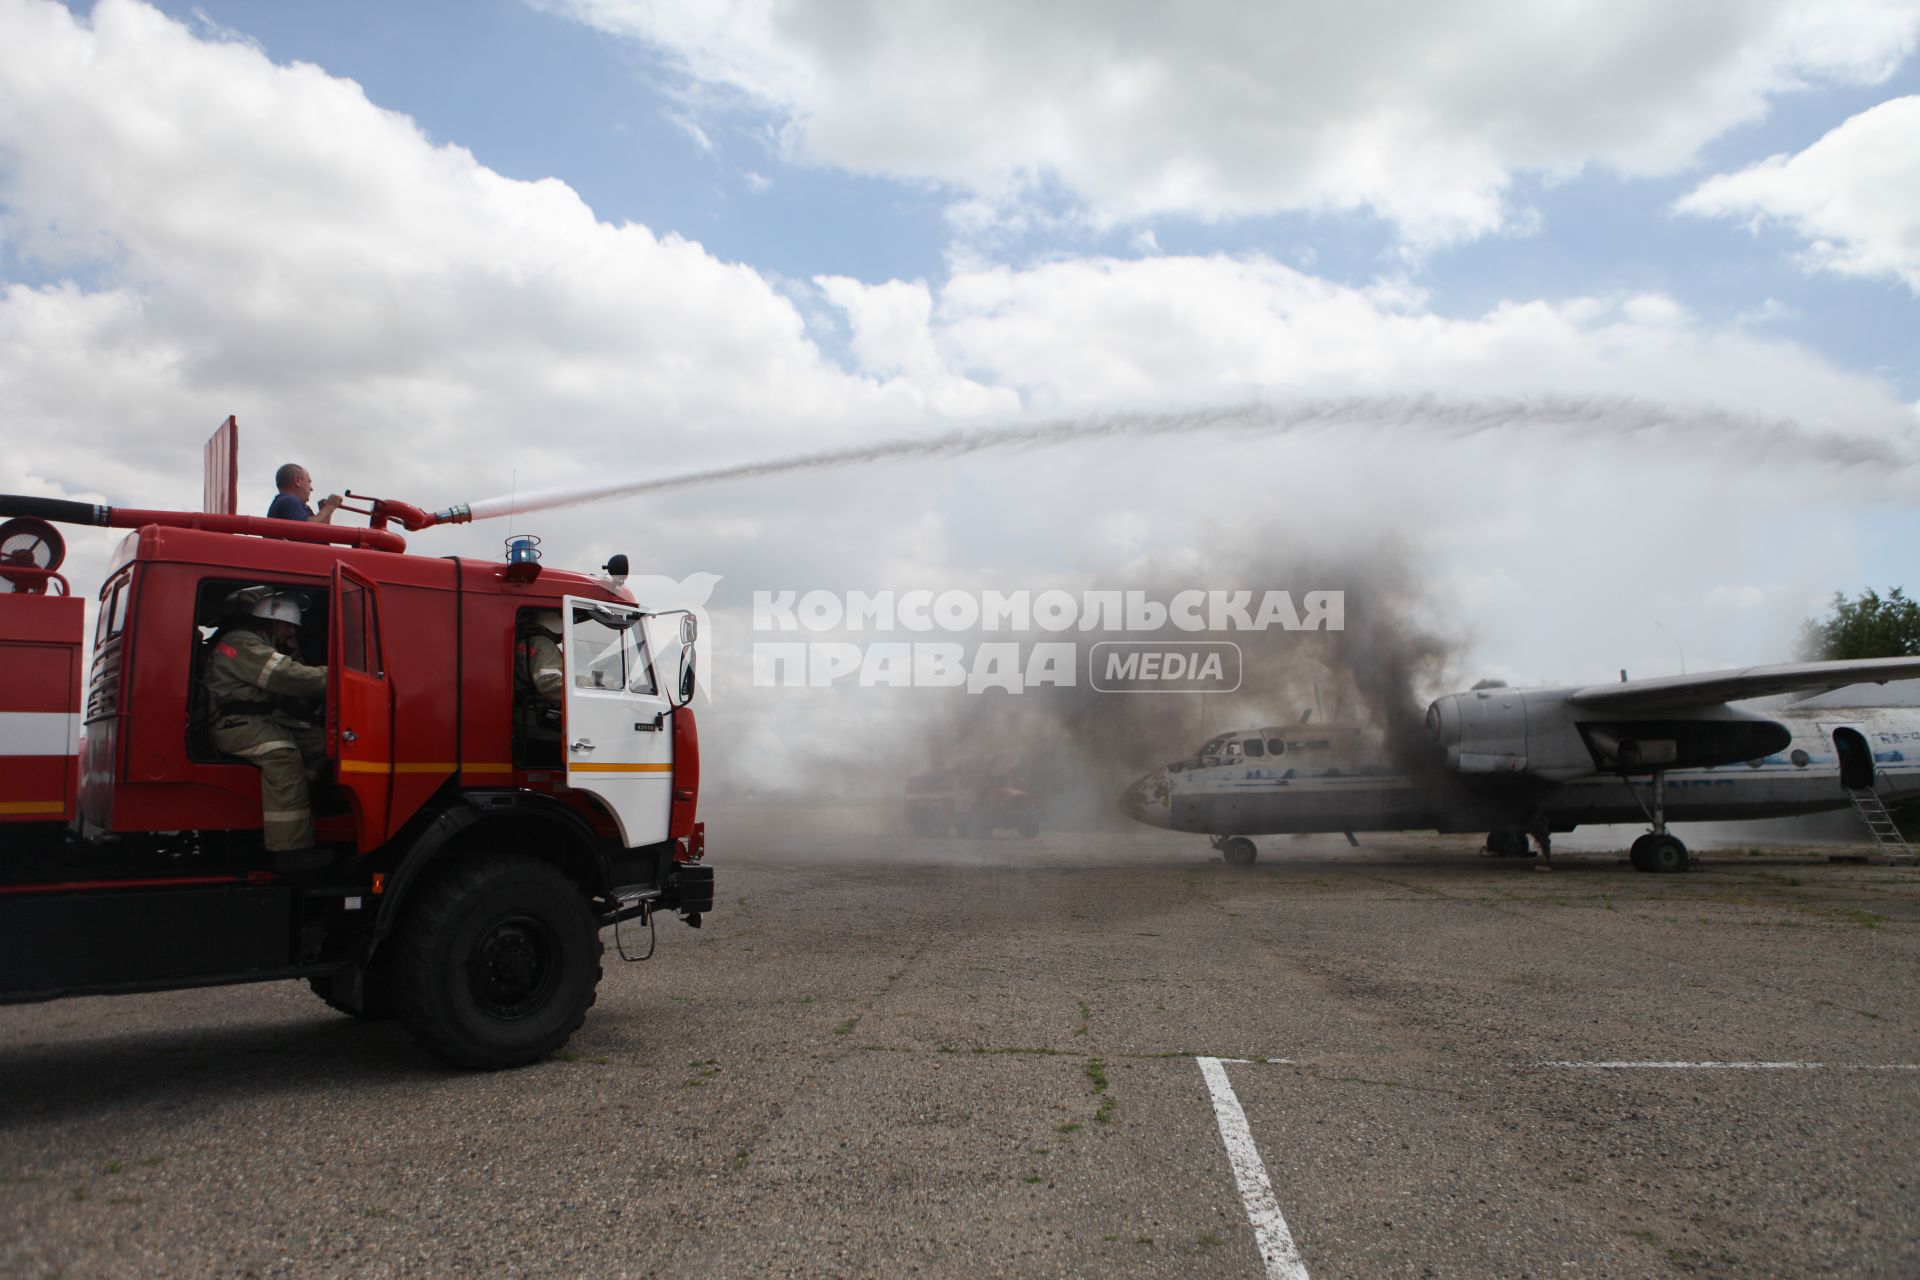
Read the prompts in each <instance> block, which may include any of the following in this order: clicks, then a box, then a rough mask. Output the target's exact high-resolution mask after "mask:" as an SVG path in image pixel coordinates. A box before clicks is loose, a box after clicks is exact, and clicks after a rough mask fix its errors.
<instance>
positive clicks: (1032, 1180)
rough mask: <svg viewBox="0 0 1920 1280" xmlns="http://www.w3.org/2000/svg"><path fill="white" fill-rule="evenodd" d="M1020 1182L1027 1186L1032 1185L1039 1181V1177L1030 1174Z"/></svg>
mask: <svg viewBox="0 0 1920 1280" xmlns="http://www.w3.org/2000/svg"><path fill="white" fill-rule="evenodd" d="M1020 1181H1022V1182H1024V1183H1027V1184H1028V1185H1032V1184H1033V1183H1036V1182H1038V1181H1040V1175H1039V1174H1037V1173H1030V1174H1028V1175H1027V1176H1026V1177H1024V1178H1022V1179H1020Z"/></svg>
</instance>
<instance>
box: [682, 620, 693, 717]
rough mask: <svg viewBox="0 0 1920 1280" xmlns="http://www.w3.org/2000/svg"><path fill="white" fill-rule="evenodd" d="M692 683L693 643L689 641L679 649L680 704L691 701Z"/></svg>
mask: <svg viewBox="0 0 1920 1280" xmlns="http://www.w3.org/2000/svg"><path fill="white" fill-rule="evenodd" d="M688 621H692V619H688ZM693 683H694V681H693V644H692V642H691V641H689V642H688V644H687V647H686V648H684V649H682V650H681V651H680V705H681V706H683V707H684V706H686V705H687V704H688V703H689V702H692V701H693Z"/></svg>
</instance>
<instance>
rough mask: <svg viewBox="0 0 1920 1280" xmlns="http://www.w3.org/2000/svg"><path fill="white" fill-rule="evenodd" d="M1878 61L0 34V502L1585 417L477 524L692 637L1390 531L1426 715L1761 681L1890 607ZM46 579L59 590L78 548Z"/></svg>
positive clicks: (1919, 254)
mask: <svg viewBox="0 0 1920 1280" xmlns="http://www.w3.org/2000/svg"><path fill="white" fill-rule="evenodd" d="M1917 35H1920V2H1916V0H1698V2H1697V3H1691V4H1687V5H1681V6H1676V5H1673V4H1671V3H1665V2H1659V3H1656V2H1654V0H1607V2H1605V3H1601V2H1600V0H1591V2H1589V0H1569V2H1567V3H1560V4H1554V5H1540V4H1536V3H1532V2H1531V0H1509V2H1501V0H1482V2H1480V3H1472V4H1460V5H1432V4H1425V3H1415V2H1413V0H1356V2H1354V3H1349V4H1343V5H1337V6H1331V5H1322V4H1309V3H1304V2H1293V0H1286V2H1278V3H1272V4H1265V5H1249V4H1245V3H1240V2H1238V0H1186V2H1185V3H1181V4H1178V5H1174V4H1167V3H1152V2H1148V0H1100V3H1091V2H1087V0H1060V2H1059V3H1054V4H1047V5H1037V6H1036V5H1031V4H1020V5H1015V4H1010V3H1000V2H999V0H981V2H979V3H974V4H969V5H954V4H933V3H924V2H920V0H888V3H884V4H883V3H877V2H873V0H738V2H735V3H719V2H717V0H463V2H462V3H459V4H453V3H425V2H422V3H409V4H404V5H395V4H388V3H378V2H375V0H367V2H364V3H361V2H355V0H335V2H333V3H329V4H326V5H304V4H261V3H242V2H241V0H202V2H201V3H198V4H187V3H163V4H159V5H157V6H150V5H147V4H141V3H135V2H133V0H100V3H98V4H90V3H84V2H80V0H76V2H75V3H72V4H69V5H66V6H62V5H60V4H56V3H52V2H51V0H0V289H4V293H3V294H0V431H3V432H4V433H5V440H6V448H5V452H4V458H5V461H4V462H0V472H4V475H0V489H3V490H6V491H15V492H22V491H23V492H30V493H42V494H55V495H70V496H83V497H87V498H90V499H95V500H101V499H104V500H106V501H109V502H116V503H124V504H130V505H143V506H157V505H175V504H177V505H184V506H193V505H195V504H197V501H198V451H199V448H200V444H201V441H202V440H203V439H204V438H205V436H206V435H207V433H208V432H209V431H210V430H211V428H212V427H213V425H214V424H215V423H216V422H218V421H219V420H220V419H221V418H222V417H224V416H225V415H227V414H229V413H233V414H237V415H238V417H239V419H240V422H241V424H242V431H243V445H242V457H243V463H244V466H243V471H242V490H243V494H244V495H245V499H244V500H245V501H246V502H247V503H248V504H250V505H258V506H259V507H261V508H262V509H264V506H265V503H266V501H267V499H268V497H269V496H270V489H271V485H270V481H269V476H270V473H271V469H272V467H273V466H274V465H275V464H276V463H278V462H280V461H283V460H286V459H288V458H297V459H300V460H302V461H304V462H305V463H306V464H307V465H308V466H309V468H310V469H311V470H312V471H313V472H314V474H315V476H316V479H317V481H318V484H319V486H320V488H321V490H322V491H323V492H324V491H326V490H327V489H330V488H332V489H338V488H344V487H349V486H350V487H353V488H355V489H361V490H364V491H368V492H375V493H388V494H392V495H394V496H399V497H404V498H407V499H408V500H411V501H414V502H417V503H420V504H422V505H427V506H439V505H444V504H446V503H450V502H455V501H462V500H469V499H475V498H481V497H486V496H490V495H493V494H498V493H503V492H507V491H508V490H509V489H515V488H517V489H521V490H526V489H539V488H547V487H553V486H569V485H582V484H594V483H603V482H605V481H607V480H608V479H616V478H620V477H624V476H649V475H662V474H667V473H671V472H674V471H679V470H685V469H691V468H697V467H705V466H712V465H721V464H727V463H737V462H744V461H750V460H752V459H755V458H759V457H766V456H774V455H787V454H797V453H804V452H807V451H809V450H813V449H819V448H842V447H849V446H854V445H858V444H861V443H864V442H870V441H873V440H878V439H893V438H901V437H913V436H918V435H931V434H937V433H940V432H943V431H951V430H953V429H955V428H956V427H961V426H994V425H1018V424H1021V423H1030V422H1034V421H1043V420H1044V421H1053V420H1061V421H1072V420H1078V419H1081V418H1084V417H1085V416H1086V415H1090V414H1103V413H1115V412H1131V413H1155V414H1165V415H1173V416H1178V415H1184V414H1189V413H1201V412H1205V411H1207V410H1210V409H1218V408H1221V407H1232V406H1258V405H1272V406H1279V407H1280V408H1281V409H1284V407H1285V406H1288V405H1298V404H1300V403H1303V402H1317V401H1325V400H1328V399H1332V398H1344V399H1349V400H1351V399H1357V400H1358V401H1360V402H1361V403H1363V404H1364V403H1365V402H1367V399H1368V398H1370V397H1399V398H1405V397H1420V396H1430V397H1434V398H1435V399H1434V403H1435V404H1436V405H1438V406H1441V408H1442V409H1446V408H1449V407H1451V408H1454V409H1458V408H1459V407H1460V406H1468V407H1471V406H1474V405H1482V404H1485V403H1488V402H1494V401H1497V402H1500V403H1504V404H1513V403H1516V402H1518V403H1519V404H1521V405H1522V406H1524V405H1525V404H1528V403H1535V402H1541V403H1544V402H1549V401H1551V402H1553V403H1558V404H1562V405H1566V404H1583V403H1590V404H1592V405H1593V406H1594V408H1593V410H1592V417H1593V420H1592V421H1591V422H1589V423H1588V424H1587V425H1586V426H1584V427H1581V428H1580V429H1578V430H1572V429H1569V428H1568V427H1567V425H1566V424H1565V423H1564V422H1560V421H1550V420H1547V419H1546V418H1544V417H1543V418H1539V419H1536V418H1533V417H1529V415H1527V414H1526V413H1524V412H1520V413H1517V414H1515V415H1512V417H1511V420H1510V421H1507V422H1505V423H1503V424H1500V425H1496V426H1493V427H1490V428H1487V429H1483V430H1475V431H1473V432H1470V433H1463V432H1460V431H1457V430H1448V429H1446V428H1445V425H1444V423H1442V422H1439V421H1436V422H1435V423H1434V424H1432V425H1428V424H1425V423H1423V422H1422V421H1420V420H1418V419H1417V418H1416V419H1415V420H1410V421H1401V422H1398V423H1397V424H1395V425H1391V426H1381V425H1379V424H1378V423H1368V422H1357V423H1353V424H1349V425H1347V426H1342V425H1341V424H1340V423H1339V422H1326V423H1322V424H1321V425H1320V426H1319V427H1317V428H1316V429H1314V430H1312V431H1308V432H1304V433H1290V434H1288V433H1270V434H1262V433H1252V434H1248V433H1237V434H1236V433H1221V432H1200V433H1197V434H1193V435H1190V436H1161V437H1157V438H1153V439H1144V440H1127V439H1117V440H1116V439H1109V440H1105V441H1101V442H1099V443H1097V444H1092V445H1076V446H1062V447H1058V448H1052V449H1039V450H1031V449H1030V450H1024V451H1020V452H1018V453H1012V454H1005V455H992V454H981V455H975V456H971V457H968V458H964V459H948V460H943V461H938V462H932V463H913V462H905V463H895V464H890V465H887V466H882V467H869V468H854V469H846V470H840V471H829V472H813V473H805V474H800V475H795V476H791V477H787V478H782V479H769V480H757V481H752V482H748V483H743V484H738V485H733V486H728V487H726V488H724V489H712V490H688V491H683V492H679V493H675V494H672V495H668V496H663V497H658V498H653V499H644V500H643V499H634V500H629V501H624V502H615V503H607V504H601V505H599V506H595V507H585V508H577V509H571V510H568V511H563V512H551V513H546V515H545V516H544V517H542V518H539V519H533V518H529V527H534V528H537V531H539V532H540V533H541V534H542V535H543V536H544V537H545V538H546V539H547V546H548V550H549V553H550V554H551V555H554V556H556V557H558V558H559V559H560V560H561V561H563V562H567V563H574V564H582V565H585V564H592V563H598V561H599V559H600V558H603V557H604V555H605V554H606V553H607V552H609V551H612V550H625V551H627V552H629V553H630V554H631V555H632V556H633V557H634V559H635V561H636V567H637V568H638V567H642V566H644V567H645V568H646V569H648V570H650V571H653V572H658V573H663V574H667V575H669V576H672V577H676V578H677V577H684V576H685V575H686V574H688V573H692V572H695V571H709V572H715V573H720V574H722V575H723V578H722V584H721V586H720V587H719V589H718V591H717V592H716V595H715V604H716V605H717V606H719V607H720V608H721V609H723V610H740V609H743V608H744V606H745V604H746V602H747V600H748V599H749V594H750V592H751V591H752V590H754V589H756V588H764V589H781V588H799V589H805V588H807V587H811V586H831V587H836V588H848V587H857V588H863V589H872V588H881V587H888V586H894V587H901V588H904V587H907V586H914V585H922V584H940V583H947V582H964V583H970V584H977V585H985V586H996V587H1002V588H1020V587H1027V586H1031V587H1033V588H1034V589H1036V590H1037V589H1040V588H1043V587H1046V586H1051V585H1057V584H1061V583H1067V584H1071V583H1074V582H1093V581H1098V582H1101V583H1104V584H1107V585H1124V584H1126V583H1128V582H1129V581H1132V580H1133V578H1132V577H1130V575H1136V576H1138V575H1151V576H1152V577H1153V578H1154V580H1155V581H1161V580H1164V579H1165V577H1166V575H1167V573H1168V571H1169V568H1168V567H1169V566H1176V567H1179V568H1181V569H1183V570H1184V571H1187V572H1190V573H1191V574H1192V575H1193V576H1194V577H1195V578H1196V582H1195V584H1194V585H1198V586H1268V585H1271V586H1285V587H1292V588H1295V589H1306V588H1308V587H1329V586H1332V587H1337V586H1340V585H1341V584H1340V583H1338V582H1320V581H1315V582H1300V581H1296V580H1295V575H1296V574H1298V573H1302V572H1305V571H1306V569H1305V566H1308V565H1312V566H1325V565H1327V564H1329V563H1331V562H1332V561H1330V559H1329V557H1328V555H1327V549H1328V548H1329V547H1330V546H1337V547H1343V548H1358V549H1362V550H1363V551H1364V550H1365V549H1369V548H1391V549H1392V550H1391V551H1390V552H1385V551H1383V552H1381V554H1391V555H1393V556H1394V557H1396V559H1397V562H1398V563H1399V566H1400V568H1402V569H1403V570H1404V571H1405V572H1406V573H1407V574H1408V575H1410V580H1412V581H1415V582H1418V583H1419V584H1421V588H1420V592H1419V597H1420V598H1419V601H1418V602H1417V605H1416V606H1415V607H1417V608H1418V609H1419V610H1421V611H1422V613H1423V619H1422V620H1423V622H1424V623H1425V624H1426V625H1429V626H1431V627H1433V628H1435V629H1437V630H1440V631H1443V632H1445V633H1446V634H1447V635H1448V636H1449V637H1451V638H1452V639H1453V640H1454V641H1455V642H1456V644H1457V646H1458V649H1457V653H1458V663H1457V665H1458V670H1459V674H1460V675H1462V676H1463V677H1466V678H1471V677H1473V676H1476V675H1482V674H1498V675H1503V676H1507V677H1509V678H1513V679H1516V680H1585V679H1593V678H1604V677H1606V676H1608V675H1610V674H1611V673H1612V672H1613V671H1614V670H1615V669H1617V668H1619V667H1622V666H1627V667H1630V668H1633V669H1634V670H1635V671H1636V672H1637V673H1644V674H1657V673H1662V672H1666V671H1672V670H1676V669H1678V668H1679V666H1680V665H1681V662H1682V661H1683V660H1684V661H1685V663H1686V664H1687V665H1688V666H1690V667H1692V668H1694V669H1700V668H1703V667H1706V666H1710V665H1724V664H1727V663H1733V662H1748V661H1765V660H1771V659H1779V658H1784V657H1786V656H1788V652H1789V650H1790V648H1791V645H1792V641H1793V637H1794V633H1795V630H1796V627H1797V624H1798V621H1799V619H1800V618H1802V617H1803V616H1805V615H1806V614H1807V613H1809V612H1812V611H1816V610H1817V609H1818V607H1819V606H1820V604H1821V602H1822V601H1823V600H1824V599H1825V597H1826V596H1827V595H1829V594H1830V593H1831V592H1832V591H1834V590H1836V589H1837V590H1843V591H1848V592H1851V591H1854V590H1856V589H1858V588H1860V587H1862V586H1865V585H1868V584H1876V585H1879V586H1882V587H1885V586H1888V585H1895V584H1905V585H1907V586H1909V587H1916V586H1920V582H1916V581H1915V580H1914V575H1912V574H1911V573H1910V567H1911V564H1912V556H1911V548H1912V547H1913V546H1914V545H1915V539H1916V535H1920V520H1917V519H1916V518H1915V512H1914V504H1913V494H1914V492H1915V488H1914V483H1915V480H1916V476H1920V471H1917V470H1916V468H1915V467H1914V466H1913V465H1912V464H1911V463H1910V462H1909V459H1910V458H1912V457H1914V456H1920V453H1917V451H1916V449H1915V444H1914V437H1915V428H1916V426H1920V410H1917V409H1916V404H1920V349H1917V345H1916V337H1917V336H1920V60H1916V58H1915V56H1914V53H1915V41H1916V36H1917ZM1626 401H1631V402H1632V403H1633V405H1635V406H1638V407H1639V408H1640V409H1641V410H1646V409H1648V408H1649V407H1651V409H1652V410H1654V411H1655V412H1654V414H1653V416H1654V417H1655V418H1656V419H1658V418H1660V417H1661V415H1662V414H1666V415H1669V416H1670V417H1671V420H1672V421H1671V422H1670V423H1669V424H1667V425H1661V423H1660V422H1657V421H1656V422H1655V423H1654V424H1653V425H1648V423H1647V422H1646V421H1645V420H1639V421H1637V424H1636V425H1632V426H1628V425H1624V424H1623V425H1620V426H1619V427H1618V429H1617V430H1616V429H1610V428H1609V427H1608V425H1607V424H1608V423H1609V422H1611V421H1613V420H1614V417H1617V416H1618V415H1617V412H1616V411H1617V410H1618V409H1619V406H1620V405H1621V404H1622V402H1626ZM1610 415H1612V416H1610ZM1361 416H1362V417H1365V416H1366V415H1365V414H1362V415H1361ZM1440 416H1444V414H1442V415H1440ZM1709 421H1710V422H1712V423H1715V424H1717V425H1711V426H1708V425H1702V423H1703V422H1709ZM1742 423H1751V424H1752V427H1751V429H1750V430H1749V429H1746V428H1744V427H1743V426H1742V425H1741V424H1742ZM502 532H503V530H502V529H500V528H497V527H492V526H484V525H476V526H474V527H473V528H471V529H469V530H464V531H454V530H448V531H441V532H438V533H429V534H425V535H421V536H420V537H419V538H418V539H416V546H417V547H418V549H421V550H431V551H433V552H436V553H441V554H445V553H448V552H456V551H457V552H461V553H473V554H486V555H491V554H494V553H495V551H496V550H497V547H498V539H499V535H500V534H501V533H502ZM77 541H78V542H79V544H80V545H79V548H78V558H77V559H76V561H75V577H76V578H77V579H78V580H79V584H80V585H81V586H83V588H84V589H86V590H91V589H92V588H93V587H94V586H95V585H96V584H97V571H98V565H99V564H100V563H101V559H102V557H103V556H104V555H105V554H106V550H107V548H108V547H109V546H110V545H111V541H112V539H111V538H109V537H107V536H106V535H99V536H94V537H85V536H83V537H81V538H79V539H78V540H77ZM429 542H431V546H430V547H429V546H428V545H427V544H428V543H429ZM1221 566H1229V567H1230V568H1229V569H1227V570H1222V569H1221ZM1249 566H1251V567H1249ZM1222 571H1230V572H1233V573H1236V574H1240V573H1247V572H1253V573H1258V574H1260V575H1262V576H1264V577H1265V578H1266V581H1265V582H1260V583H1254V582H1247V583H1241V582H1233V583H1226V582H1213V581H1209V580H1208V578H1209V576H1210V575H1212V574H1214V573H1216V572H1222ZM1316 571H1324V570H1322V569H1318V568H1317V569H1316ZM1141 580H1143V581H1144V580H1145V579H1144V577H1143V578H1142V579H1141ZM722 674H723V675H724V673H722ZM721 683H722V684H723V685H724V680H722V681H721Z"/></svg>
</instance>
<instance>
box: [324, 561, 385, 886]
mask: <svg viewBox="0 0 1920 1280" xmlns="http://www.w3.org/2000/svg"><path fill="white" fill-rule="evenodd" d="M327 736H328V739H329V741H328V744H327V747H328V754H329V755H331V756H332V757H333V758H334V759H335V760H336V761H337V762H338V763H337V765H336V771H337V773H338V775H339V781H340V786H341V788H342V789H343V790H345V791H346V793H347V795H348V797H349V799H350V800H351V801H352V804H353V808H354V818H355V822H354V827H355V837H356V840H357V844H358V847H359V850H360V852H362V853H366V852H368V851H369V850H372V849H376V848H378V847H379V846H380V845H382V844H384V843H385V842H386V839H387V820H388V812H387V810H388V804H389V802H390V800H391V798H392V794H393V688H392V685H391V684H390V683H389V682H388V680H387V672H386V664H385V662H384V660H383V655H382V651H381V648H380V595H379V592H378V591H377V590H376V589H375V587H374V585H373V583H372V582H370V581H368V580H367V579H365V578H363V577H361V576H360V575H359V574H357V573H355V572H354V571H353V570H351V569H349V568H347V567H346V566H345V565H344V564H341V565H335V566H334V570H333V609H332V612H331V614H330V616H329V617H328V619H327Z"/></svg>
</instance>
